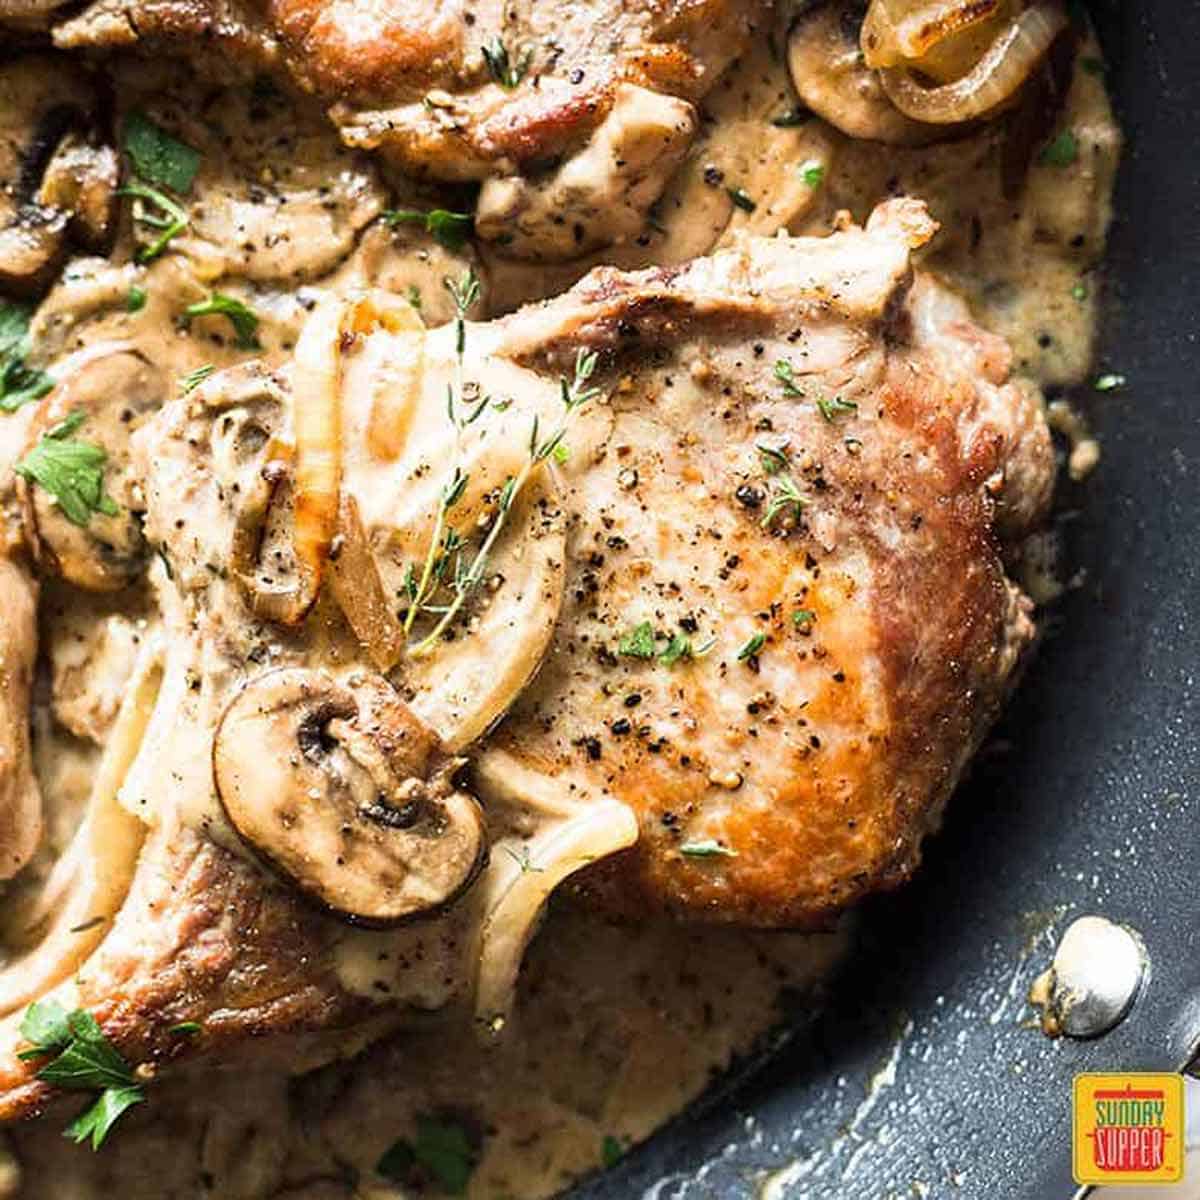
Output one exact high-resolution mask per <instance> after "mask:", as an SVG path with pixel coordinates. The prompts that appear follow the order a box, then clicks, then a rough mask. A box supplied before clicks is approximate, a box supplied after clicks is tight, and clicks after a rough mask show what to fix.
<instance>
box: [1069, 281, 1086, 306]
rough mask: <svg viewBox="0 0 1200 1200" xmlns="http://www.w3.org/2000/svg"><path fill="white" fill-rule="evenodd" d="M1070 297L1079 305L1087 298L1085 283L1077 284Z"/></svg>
mask: <svg viewBox="0 0 1200 1200" xmlns="http://www.w3.org/2000/svg"><path fill="white" fill-rule="evenodd" d="M1071 295H1072V296H1073V297H1074V298H1075V299H1076V300H1078V301H1080V302H1081V303H1082V302H1083V301H1084V300H1086V299H1087V298H1088V286H1087V284H1086V283H1077V284H1076V285H1075V286H1074V287H1073V288H1072V289H1071Z"/></svg>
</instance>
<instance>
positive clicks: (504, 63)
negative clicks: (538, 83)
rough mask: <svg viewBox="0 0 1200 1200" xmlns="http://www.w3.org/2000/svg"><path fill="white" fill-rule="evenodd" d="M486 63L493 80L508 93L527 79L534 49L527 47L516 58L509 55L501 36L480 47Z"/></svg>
mask: <svg viewBox="0 0 1200 1200" xmlns="http://www.w3.org/2000/svg"><path fill="white" fill-rule="evenodd" d="M479 49H480V53H482V55H483V60H484V62H486V63H487V68H488V71H489V73H490V74H491V76H492V78H493V79H494V80H495V81H496V82H497V83H498V84H499V85H500V86H501V87H502V88H504V89H505V90H506V91H510V92H511V91H512V90H513V88H515V87H516V86H517V84H519V83H520V82H521V80H522V79H524V78H525V74H526V72H527V71H528V70H529V64H530V63H531V62H532V61H533V47H532V46H526V47H525V48H524V49H523V50H522V51H521V52H520V54H519V55H518V56H517V57H516V58H512V57H511V56H510V55H509V53H508V47H507V46H506V45H505V44H504V43H503V42H502V41H501V40H500V38H499V36H496V37H494V38H492V40H491V41H490V42H488V43H486V44H485V45H483V46H480V47H479Z"/></svg>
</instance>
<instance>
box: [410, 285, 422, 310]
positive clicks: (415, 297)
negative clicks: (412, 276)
mask: <svg viewBox="0 0 1200 1200" xmlns="http://www.w3.org/2000/svg"><path fill="white" fill-rule="evenodd" d="M408 302H409V304H411V305H412V306H413V308H415V309H416V310H417V312H420V311H421V289H420V288H419V287H417V285H416V284H415V283H410V284H409V285H408Z"/></svg>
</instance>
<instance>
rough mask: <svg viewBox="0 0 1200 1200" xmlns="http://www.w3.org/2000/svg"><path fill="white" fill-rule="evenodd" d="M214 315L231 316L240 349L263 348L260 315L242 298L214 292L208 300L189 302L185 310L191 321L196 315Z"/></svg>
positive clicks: (184, 314)
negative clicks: (241, 299)
mask: <svg viewBox="0 0 1200 1200" xmlns="http://www.w3.org/2000/svg"><path fill="white" fill-rule="evenodd" d="M214 315H219V316H222V317H228V318H229V323H230V324H231V325H232V326H233V332H234V333H235V334H236V335H237V347H238V349H239V350H261V349H262V343H261V342H260V341H259V340H258V317H257V316H256V315H255V314H254V313H253V312H252V311H251V310H250V309H249V308H247V307H246V305H244V304H243V303H242V302H241V301H240V300H236V299H234V297H233V296H226V295H223V294H222V293H221V292H213V294H212V295H211V296H209V298H208V299H207V300H198V301H197V302H196V303H195V304H189V305H188V306H187V308H185V309H184V310H183V319H184V321H189V322H190V321H191V320H192V319H193V318H194V317H211V316H214Z"/></svg>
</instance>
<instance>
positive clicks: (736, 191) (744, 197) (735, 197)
mask: <svg viewBox="0 0 1200 1200" xmlns="http://www.w3.org/2000/svg"><path fill="white" fill-rule="evenodd" d="M725 191H726V193H727V194H728V196H729V198H730V200H732V201H733V203H734V204H735V205H736V206H737V207H738V208H740V209H741V210H742V212H748V213H752V212H753V211H754V210H755V209H756V208H757V207H758V205H757V204H755V202H754V200H753V199H752V198H751V196H750V193H749V192H748V191H746V189H745V188H740V187H729V188H726V189H725Z"/></svg>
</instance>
